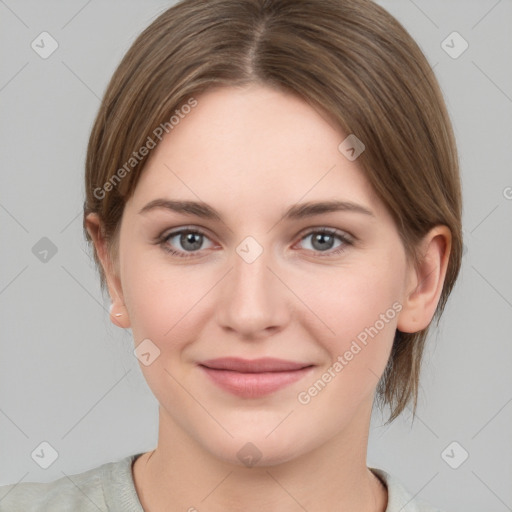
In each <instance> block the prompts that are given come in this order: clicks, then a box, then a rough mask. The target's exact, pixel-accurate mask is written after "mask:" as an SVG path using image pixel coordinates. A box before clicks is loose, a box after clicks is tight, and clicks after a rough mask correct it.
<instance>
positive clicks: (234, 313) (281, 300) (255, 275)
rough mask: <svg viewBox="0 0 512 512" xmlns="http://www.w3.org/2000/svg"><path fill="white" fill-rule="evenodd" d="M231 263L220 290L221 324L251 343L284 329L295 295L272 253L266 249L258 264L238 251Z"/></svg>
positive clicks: (219, 319)
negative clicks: (283, 278)
mask: <svg viewBox="0 0 512 512" xmlns="http://www.w3.org/2000/svg"><path fill="white" fill-rule="evenodd" d="M241 254H242V256H241ZM230 263H232V268H231V271H230V272H229V273H228V274H227V275H226V276H225V278H224V279H223V280H222V284H221V287H220V289H219V298H218V307H217V309H216V315H217V321H218V323H219V325H220V326H221V327H222V328H223V329H224V330H225V331H229V332H232V333H237V334H238V336H239V337H240V338H245V339H251V340H256V339H262V338H266V337H268V336H269V335H271V334H274V333H276V332H279V331H280V330H282V329H283V328H284V327H285V326H286V324H287V323H288V322H289V319H290V315H291V313H290V312H291V307H292V304H291V300H292V297H293V294H292V293H291V292H290V291H289V290H287V288H286V285H285V284H283V280H282V277H281V278H280V276H278V273H279V272H278V270H277V269H276V268H275V267H276V265H275V260H274V261H273V260H272V258H271V256H270V251H267V250H263V252H262V253H261V254H260V255H259V256H257V257H256V259H255V260H254V261H251V259H250V258H245V256H244V254H243V252H240V253H237V252H235V253H234V254H233V257H232V258H231V262H230Z"/></svg>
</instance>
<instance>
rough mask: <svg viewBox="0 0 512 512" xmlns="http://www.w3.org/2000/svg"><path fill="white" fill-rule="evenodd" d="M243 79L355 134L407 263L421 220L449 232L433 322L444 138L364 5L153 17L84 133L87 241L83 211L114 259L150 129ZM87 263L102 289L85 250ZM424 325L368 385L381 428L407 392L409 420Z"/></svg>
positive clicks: (444, 214) (436, 109)
mask: <svg viewBox="0 0 512 512" xmlns="http://www.w3.org/2000/svg"><path fill="white" fill-rule="evenodd" d="M249 84H260V85H264V86H268V87H274V88H276V89H280V90H282V91H285V92H288V93H291V94H295V95H298V96H299V97H301V98H302V99H303V100H304V101H306V102H308V103H309V104H310V105H312V106H313V107H314V108H316V109H317V110H318V109H320V110H321V111H323V112H327V113H328V114H329V116H331V118H332V119H334V120H335V122H336V123H337V125H338V127H339V129H340V130H341V131H342V132H343V133H345V134H355V135H356V136H357V138H358V139H360V140H361V141H362V142H363V143H364V145H365V151H364V152H363V153H362V154H361V155H360V156H359V157H358V164H359V165H360V166H361V168H362V169H363V172H364V173H365V176H366V177H367V179H368V181H369V183H370V184H371V186H372V187H373V189H374V191H375V192H376V194H377V195H378V197H379V198H380V199H381V200H382V201H383V203H384V205H385V206H386V207H387V209H388V210H389V212H390V214H391V215H392V217H393V219H394V222H395V224H396V227H397V230H398V232H399V235H400V238H401V240H402V243H403V246H404V248H405V251H406V255H407V258H408V261H410V262H413V264H414V265H415V266H416V268H417V266H418V265H419V263H420V262H421V254H419V242H420V241H421V239H422V238H423V237H424V236H425V235H426V234H427V233H428V232H429V230H430V229H431V228H433V227H434V226H437V225H445V226H447V227H448V228H449V229H450V231H451V235H452V241H451V251H450V256H449V261H448V266H447V272H446V276H445V280H444V283H443V289H442V292H441V296H440V300H439V302H438V305H437V309H436V311H435V314H434V317H433V318H436V317H437V323H438V324H439V319H440V316H441V314H442V312H443V310H444V307H445V304H446V301H447V299H448V296H449V295H450V292H451V290H452V288H453V286H454V284H455V281H456V279H457V276H458V273H459V270H460V266H461V259H462V226H461V216H462V197H461V195H462V194H461V185H460V178H459V168H458V155H457V149H456V144H455V138H454V134H453V130H452V126H451V122H450V119H449V116H448V113H447V109H446V105H445V103H444V100H443V96H442V93H441V90H440V87H439V85H438V82H437V80H436V78H435V75H434V73H433V71H432V69H431V67H430V65H429V64H428V61H427V60H426V58H425V56H424V55H423V53H422V51H421V50H420V48H419V47H418V45H417V44H416V42H415V41H414V40H413V39H412V37H411V36H410V35H409V34H408V32H407V31H406V30H405V28H404V27H403V26H402V25H401V24H400V23H399V22H398V21H397V20H396V19H395V18H394V17H393V16H391V15H390V14H389V13H388V12H387V11H385V10H384V9H383V8H381V7H380V6H378V5H377V4H375V3H373V2H372V1H371V0H208V1H205V0H183V1H181V2H179V3H177V4H176V5H174V6H172V7H171V8H169V9H168V10H166V11H165V12H163V13H162V14H160V15H159V16H158V17H157V18H156V19H155V20H154V21H153V22H152V23H151V24H150V25H149V26H148V27H147V28H146V29H145V30H144V31H143V32H142V33H141V34H140V35H139V36H138V38H137V39H136V40H135V42H134V43H133V44H132V46H131V47H130V48H129V50H128V51H127V53H126V54H125V56H124V57H123V59H122V60H121V62H120V64H119V66H118V68H117V69H116V71H115V72H114V74H113V76H112V78H111V80H110V83H109V85H108V87H107V89H106V92H105V94H104V97H103V100H102V103H101V106H100V109H99V112H98V114H97V117H96V120H95V122H94V125H93V128H92V132H91V135H90V139H89V144H88V148H87V157H86V169H85V194H86V197H85V202H84V234H85V237H86V239H87V241H88V242H89V243H90V242H92V239H91V237H90V235H89V233H88V231H87V229H86V224H85V219H86V216H87V215H88V214H90V213H96V214H97V215H98V217H99V219H100V221H101V229H102V233H103V236H104V238H105V241H106V244H107V249H108V252H109V254H110V256H111V257H112V258H113V259H114V261H116V258H117V256H118V234H119V227H120V224H121V218H122V215H123V209H124V205H125V202H126V201H127V200H128V199H129V198H130V196H131V195H132V194H133V192H134V190H135V187H136V185H137V182H138V180H139V178H140V176H141V173H142V171H143V169H144V166H145V163H146V161H147V159H148V156H149V152H148V151H147V149H146V151H142V148H144V147H146V148H150V147H152V146H150V145H149V144H150V141H152V142H153V146H154V144H155V142H154V139H153V137H155V136H156V138H158V139H160V137H158V136H157V133H161V132H163V130H162V127H163V128H165V131H166V132H169V131H170V129H172V128H173V126H171V124H174V123H173V122H172V116H173V115H174V113H178V114H179V113H180V112H181V111H183V112H186V110H185V107H184V106H182V105H187V104H189V105H193V101H196V100H194V99H193V98H194V96H195V95H199V94H201V93H202V92H204V91H206V90H207V89H211V88H213V87H221V86H240V87H243V86H246V85H249ZM180 106H182V107H180ZM180 108H181V109H182V110H180ZM180 117H182V116H180ZM174 118H175V119H177V117H176V116H174ZM170 120H171V122H169V121H170ZM158 127H160V131H158ZM139 149H140V150H141V151H140V153H141V154H139V152H138V150H139ZM128 162H129V163H130V164H129V165H130V167H131V168H127V163H128ZM94 260H95V263H96V267H97V269H98V271H99V274H100V280H101V289H102V291H105V273H104V270H103V268H102V265H101V262H100V260H99V257H98V254H97V253H96V250H94ZM429 327H430V325H429V326H427V328H425V329H424V330H422V331H419V332H416V333H404V332H400V331H398V330H396V333H395V338H394V342H393V346H392V350H391V354H390V357H389V360H388V364H387V367H386V369H385V371H384V373H383V375H382V377H381V379H380V381H379V383H378V386H377V391H376V403H378V404H379V405H381V406H384V405H386V404H387V405H389V407H390V416H389V419H388V423H389V422H391V421H393V420H394V419H395V418H396V417H397V416H398V415H399V414H400V413H401V412H402V411H403V410H404V408H405V407H406V406H407V404H408V403H409V402H410V401H411V400H412V401H413V402H414V406H413V416H414V415H415V412H416V406H417V397H418V386H419V377H420V367H421V358H422V354H423V349H424V345H425V340H426V337H427V333H428V329H429Z"/></svg>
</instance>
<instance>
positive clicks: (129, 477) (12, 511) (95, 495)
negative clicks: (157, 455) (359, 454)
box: [0, 453, 442, 512]
mask: <svg viewBox="0 0 512 512" xmlns="http://www.w3.org/2000/svg"><path fill="white" fill-rule="evenodd" d="M140 455H142V454H141V453H137V454H134V455H129V456H127V457H125V458H123V459H121V460H119V461H116V462H108V463H106V464H103V465H101V466H98V467H96V468H93V469H90V470H89V471H85V472H83V473H79V474H76V475H71V476H70V477H69V478H68V477H67V476H64V477H62V478H59V479H58V480H54V481H53V482H48V483H32V482H21V483H18V484H11V485H4V486H0V512H43V511H44V512H46V511H51V512H70V511H73V512H99V511H105V512H107V511H109V512H144V509H143V508H142V505H141V504H140V501H139V498H138V496H137V491H136V490H135V484H134V482H133V473H132V464H133V462H134V461H135V459H136V458H137V457H139V456H140ZM370 469H371V471H373V473H374V474H376V475H377V476H378V477H379V478H380V479H381V480H382V481H383V482H384V483H385V485H386V487H387V489H388V505H387V507H386V512H442V511H441V510H440V509H437V508H435V507H432V506H430V505H428V504H426V503H425V502H420V501H418V500H415V499H413V497H412V496H411V495H410V494H409V493H408V492H407V491H406V490H405V488H404V487H403V486H402V485H401V484H400V482H399V481H398V480H396V479H395V478H394V477H393V476H392V475H390V474H389V473H387V472H385V471H383V470H382V469H376V468H370Z"/></svg>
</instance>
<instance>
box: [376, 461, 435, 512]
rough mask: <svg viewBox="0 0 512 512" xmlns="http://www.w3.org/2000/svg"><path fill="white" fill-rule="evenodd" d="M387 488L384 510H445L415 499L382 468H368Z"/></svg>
mask: <svg viewBox="0 0 512 512" xmlns="http://www.w3.org/2000/svg"><path fill="white" fill-rule="evenodd" d="M370 470H371V471H372V472H373V473H374V474H375V475H377V476H378V477H379V478H380V479H381V480H382V481H383V482H384V483H385V484H386V487H387V489H388V505H387V507H386V511H385V512H445V511H443V510H441V509H440V508H437V507H434V506H433V505H431V504H429V503H427V502H426V501H423V500H419V499H415V498H414V496H412V495H411V494H410V493H409V492H408V491H407V490H406V489H405V487H404V486H403V485H402V483H401V482H400V481H399V480H398V479H397V478H396V477H395V476H393V475H391V474H389V473H387V472H386V471H384V470H383V469H378V468H370Z"/></svg>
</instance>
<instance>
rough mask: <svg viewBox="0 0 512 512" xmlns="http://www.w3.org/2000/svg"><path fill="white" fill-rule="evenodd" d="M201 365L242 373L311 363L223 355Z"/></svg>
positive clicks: (298, 368)
mask: <svg viewBox="0 0 512 512" xmlns="http://www.w3.org/2000/svg"><path fill="white" fill-rule="evenodd" d="M201 365H203V366H206V367H207V368H211V369H212V370H231V371H234V372H241V373H262V372H288V371H294V370H300V369H301V368H305V367H307V366H311V363H295V362H293V361H286V360H284V359H275V358H272V357H262V358H260V359H242V358H239V357H223V358H220V359H209V360H208V361H203V362H202V363H201Z"/></svg>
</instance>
